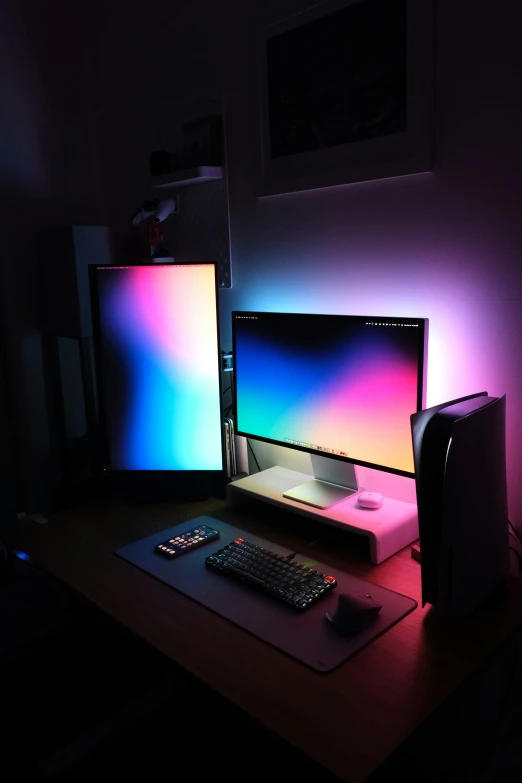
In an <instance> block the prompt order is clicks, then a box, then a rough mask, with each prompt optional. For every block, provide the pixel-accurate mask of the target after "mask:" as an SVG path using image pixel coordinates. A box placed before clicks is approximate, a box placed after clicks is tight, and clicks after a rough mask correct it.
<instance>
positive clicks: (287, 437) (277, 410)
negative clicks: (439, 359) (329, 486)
mask: <svg viewBox="0 0 522 783" xmlns="http://www.w3.org/2000/svg"><path fill="white" fill-rule="evenodd" d="M425 326H426V325H425V323H424V321H423V320H422V319H420V320H419V319H417V320H414V319H405V320H401V319H397V318H395V319H384V318H382V317H381V318H376V317H368V316H328V315H301V314H288V313H284V314H282V313H247V312H236V313H233V329H234V354H235V372H236V381H235V382H236V405H237V430H238V432H239V433H240V434H244V435H250V436H257V437H259V438H261V439H266V440H269V441H272V442H276V443H279V444H281V445H286V446H290V447H299V448H304V449H306V450H309V451H311V452H312V453H318V454H321V453H322V454H325V456H328V455H335V456H337V457H342V458H345V459H350V460H354V461H355V462H356V463H365V464H370V465H372V466H376V467H380V468H383V469H389V470H394V471H398V472H401V473H403V474H411V473H413V454H412V445H411V429H410V415H411V414H412V413H415V412H416V411H417V410H419V409H420V408H421V407H422V382H423V347H424V333H425Z"/></svg>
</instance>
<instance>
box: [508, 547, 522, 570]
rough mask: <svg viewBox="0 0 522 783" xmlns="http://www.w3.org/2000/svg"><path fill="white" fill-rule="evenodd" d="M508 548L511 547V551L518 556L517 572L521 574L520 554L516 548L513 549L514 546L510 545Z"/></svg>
mask: <svg viewBox="0 0 522 783" xmlns="http://www.w3.org/2000/svg"><path fill="white" fill-rule="evenodd" d="M509 548H510V549H511V551H512V552H514V553H515V554H516V556H517V558H518V573H519V574H522V555H521V554H520V552H519V551H518V549H515V547H514V546H510V547H509Z"/></svg>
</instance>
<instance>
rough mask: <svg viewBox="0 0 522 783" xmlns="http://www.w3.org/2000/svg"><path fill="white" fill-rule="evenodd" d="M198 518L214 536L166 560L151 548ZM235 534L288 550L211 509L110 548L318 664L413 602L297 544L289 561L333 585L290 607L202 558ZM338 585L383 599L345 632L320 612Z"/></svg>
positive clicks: (354, 647)
mask: <svg viewBox="0 0 522 783" xmlns="http://www.w3.org/2000/svg"><path fill="white" fill-rule="evenodd" d="M198 525H209V526H210V527H213V528H214V529H215V530H219V532H220V538H218V539H215V540H213V541H210V542H209V543H208V544H205V545H204V546H202V547H198V548H197V549H195V550H194V551H192V552H190V553H185V554H183V555H181V556H180V557H177V558H175V559H173V560H169V559H167V558H164V557H162V556H161V555H158V554H156V553H155V552H154V547H155V545H156V544H158V543H160V542H161V541H165V540H166V539H168V538H172V537H173V536H176V535H179V534H180V533H183V532H185V531H187V530H190V529H191V528H193V527H197V526H198ZM238 536H241V537H242V538H245V539H247V540H248V541H251V542H253V543H255V544H259V545H260V546H264V547H266V548H267V549H271V550H273V551H275V552H277V553H279V554H282V555H287V554H289V550H288V549H284V548H283V547H280V546H278V545H277V544H273V543H272V542H271V541H267V540H266V539H263V538H259V537H258V536H254V535H252V534H251V533H248V532H246V531H244V530H241V529H240V528H238V527H234V526H233V525H229V524H227V523H225V522H222V521H221V520H218V519H215V518H214V517H211V516H200V517H196V518H195V519H191V520H189V521H187V522H184V523H181V524H179V525H176V526H175V527H171V528H168V529H167V530H163V531H162V532H161V533H156V534H154V535H152V536H148V537H147V538H142V539H141V540H140V541H136V542H135V543H133V544H128V545H127V546H124V547H121V548H120V549H117V550H116V552H115V554H116V555H118V556H119V557H121V558H123V559H124V560H127V561H128V562H129V563H132V564H133V565H135V566H137V567H138V568H141V569H142V570H143V571H146V572H147V573H148V574H150V575H151V576H153V577H155V578H156V579H160V580H161V581H162V582H165V583H166V584H168V585H170V586H171V587H173V588H175V589H176V590H179V591H180V592H181V593H184V594H185V595H187V596H188V597H189V598H192V599H194V600H195V601H197V602H198V603H200V604H203V606H206V607H207V608H208V609H211V610H212V611H214V612H216V613H217V614H219V615H221V616H222V617H225V618H226V619H227V620H230V621H231V622H233V623H235V624H236V625H238V626H239V627H240V628H243V629H244V630H245V631H249V632H250V633H252V634H254V635H255V636H257V637H259V638H260V639H262V640H263V641H265V642H267V643H268V644H270V645H272V646H273V647H276V648H277V649H279V650H281V651H282V652H284V653H286V654H287V655H290V656H291V657H292V658H295V659H296V660H298V661H300V662H301V663H304V664H305V665H306V666H308V667H310V668H311V669H314V670H315V671H317V672H329V671H332V670H333V669H335V668H337V667H338V666H340V664H342V663H344V662H345V661H346V660H348V658H350V657H351V656H352V655H354V654H355V653H356V652H358V650H360V649H361V648H362V647H365V646H366V645H367V644H369V643H370V642H372V641H373V640H374V639H376V638H377V637H378V636H380V635H381V634H383V633H384V632H385V631H387V630H388V629H389V628H391V626H392V625H395V623H397V622H398V621H399V620H401V619H402V618H403V617H405V616H406V615H407V614H409V613H410V612H411V611H413V610H414V609H415V608H416V606H417V602H416V601H414V600H413V599H412V598H408V597H407V596H404V595H400V594H399V593H395V592H393V591H392V590H388V589H387V588H384V587H379V586H377V585H374V584H373V583H370V582H366V581H365V580H363V579H359V578H358V577H355V576H351V575H350V574H347V573H343V572H341V571H339V569H333V568H331V567H330V566H327V565H324V564H321V563H317V562H316V561H315V560H311V559H310V558H307V557H306V553H304V552H303V554H302V555H296V558H295V562H301V563H303V562H304V563H306V564H307V565H310V566H312V567H313V568H317V570H318V571H320V572H321V573H326V574H333V576H335V578H336V579H337V583H338V586H337V588H336V589H335V590H333V591H332V592H331V593H330V594H329V595H328V596H326V597H325V598H323V599H321V600H320V601H318V602H317V603H316V604H314V605H313V606H311V607H310V608H309V609H306V610H305V611H304V612H296V611H295V610H294V609H292V608H291V607H288V606H286V605H285V604H282V603H279V602H278V601H276V600H274V599H273V598H270V596H267V595H264V594H263V593H260V592H258V591H256V590H255V589H253V588H252V587H249V586H248V585H245V584H243V583H242V582H240V581H236V580H235V579H231V578H230V577H228V576H226V575H225V574H220V573H219V572H216V571H214V570H213V569H210V568H207V567H206V566H205V558H206V557H207V556H208V555H210V554H212V552H216V551H217V550H218V549H221V548H222V547H224V546H226V544H229V543H230V542H231V541H233V540H234V539H235V538H237V537H238ZM345 592H346V593H349V592H357V593H369V594H370V595H372V596H373V598H375V599H376V600H377V601H379V603H381V604H382V609H381V611H380V612H379V615H378V616H377V619H376V620H375V621H374V622H373V623H372V624H371V625H370V626H369V627H367V628H365V629H364V630H363V631H360V632H358V633H355V634H350V635H346V634H340V633H339V632H338V631H336V629H335V628H334V627H333V626H332V624H331V623H330V622H329V620H327V619H326V617H325V613H326V612H327V611H328V612H332V611H333V610H335V606H336V604H337V599H338V596H339V593H345Z"/></svg>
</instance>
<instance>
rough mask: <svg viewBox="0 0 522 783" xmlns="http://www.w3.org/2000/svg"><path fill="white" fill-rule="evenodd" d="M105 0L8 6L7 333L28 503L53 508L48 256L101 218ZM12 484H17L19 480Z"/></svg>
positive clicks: (0, 248)
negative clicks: (62, 238)
mask: <svg viewBox="0 0 522 783" xmlns="http://www.w3.org/2000/svg"><path fill="white" fill-rule="evenodd" d="M95 24H96V4H95V3H88V2H85V3H84V2H82V0H80V2H79V3H74V4H71V3H68V2H65V1H64V0H42V2H38V3H34V2H31V0H21V2H20V0H5V1H4V2H2V3H1V4H0V105H1V114H2V120H1V123H0V204H1V212H0V231H1V236H2V242H1V244H0V309H1V320H0V329H1V331H0V336H1V340H2V349H3V353H4V355H5V376H4V377H3V378H2V387H3V389H2V391H3V392H4V391H5V404H4V410H5V408H7V412H6V415H7V416H8V418H9V420H10V424H11V427H10V432H11V445H10V446H8V445H7V444H6V443H5V442H3V443H2V448H5V449H6V450H8V453H9V455H14V457H11V456H10V459H11V460H12V461H16V475H17V480H18V484H17V490H18V491H17V493H16V494H17V497H16V506H17V507H18V509H19V510H39V509H42V508H43V509H45V504H46V497H47V486H48V482H49V480H50V473H51V472H52V466H51V465H50V460H49V452H50V437H51V433H50V432H49V424H48V419H47V398H46V388H45V382H44V377H43V369H44V368H43V357H42V341H41V324H40V316H39V310H40V304H41V297H40V290H39V280H40V275H41V274H42V273H43V270H42V264H43V265H44V266H46V269H45V273H46V274H47V272H48V273H49V275H51V276H52V274H53V271H54V270H53V257H52V256H50V257H48V258H46V259H45V260H43V261H42V258H41V257H40V256H39V254H38V246H39V239H40V235H41V232H42V230H43V229H46V228H48V227H50V226H61V225H67V224H74V223H86V222H87V223H89V222H97V220H98V215H99V210H100V199H99V195H98V193H99V187H100V182H99V178H98V173H99V169H98V166H97V158H96V155H97V141H96V134H97V131H98V127H99V125H98V123H97V104H96V96H95V85H96V81H97V79H96V70H95V69H96V67H97V60H96V57H95V56H94V52H95ZM11 486H12V485H11Z"/></svg>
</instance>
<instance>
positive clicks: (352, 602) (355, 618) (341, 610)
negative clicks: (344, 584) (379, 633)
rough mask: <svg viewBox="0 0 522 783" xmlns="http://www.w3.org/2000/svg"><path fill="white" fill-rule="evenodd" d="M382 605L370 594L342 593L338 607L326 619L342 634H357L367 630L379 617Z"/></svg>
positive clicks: (327, 614)
mask: <svg viewBox="0 0 522 783" xmlns="http://www.w3.org/2000/svg"><path fill="white" fill-rule="evenodd" d="M381 609H382V604H380V603H379V602H378V601H376V600H375V599H374V598H372V596H371V595H368V593H341V594H340V595H339V598H338V600H337V607H336V609H335V612H332V614H329V613H328V612H327V613H326V617H327V618H328V620H330V622H331V623H332V625H334V626H335V628H336V630H338V631H340V632H342V633H357V631H362V630H363V629H364V628H367V627H368V626H369V625H370V624H371V623H372V622H373V621H374V620H375V619H376V617H377V615H378V614H379V612H380V611H381Z"/></svg>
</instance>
